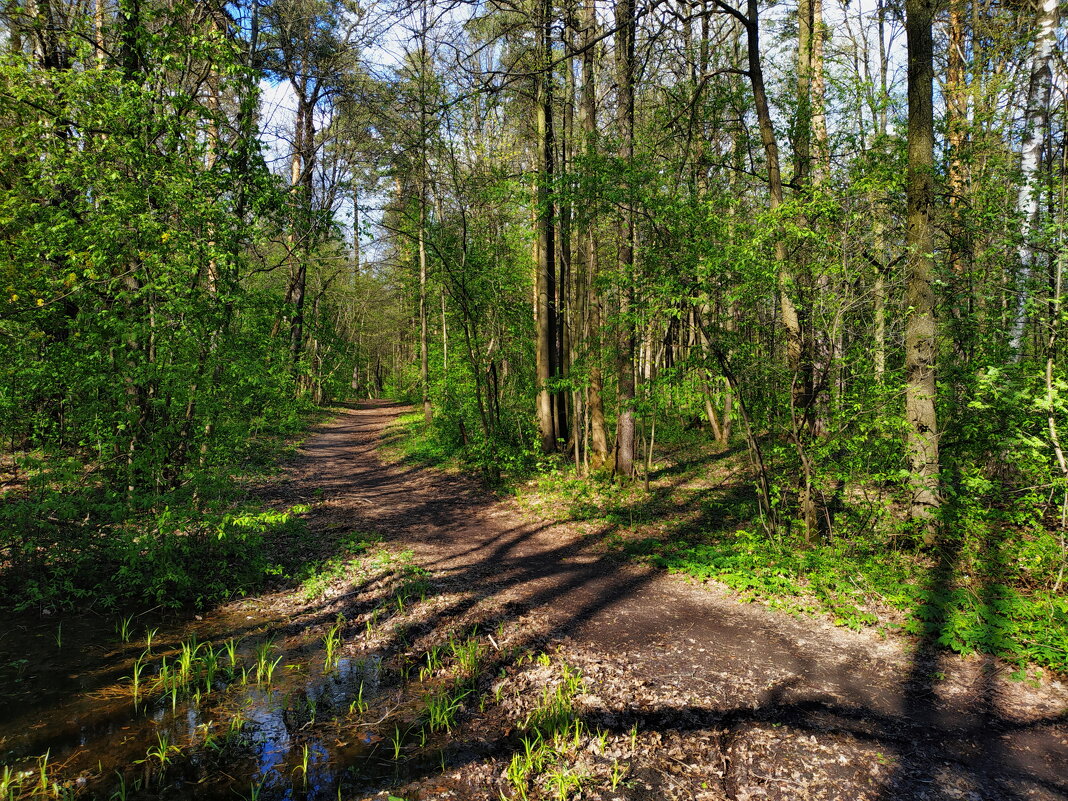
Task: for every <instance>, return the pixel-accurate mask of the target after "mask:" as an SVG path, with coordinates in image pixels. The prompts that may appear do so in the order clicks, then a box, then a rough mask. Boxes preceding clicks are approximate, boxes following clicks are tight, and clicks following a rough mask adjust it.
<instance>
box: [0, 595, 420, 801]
mask: <svg viewBox="0 0 1068 801" xmlns="http://www.w3.org/2000/svg"><path fill="white" fill-rule="evenodd" d="M329 626H330V621H323V620H322V619H321V617H320V618H319V619H317V620H312V621H309V622H308V623H307V625H306V626H305V624H304V623H303V622H301V621H293V620H290V619H288V618H284V617H275V616H263V615H261V614H256V613H255V612H254V610H253V608H252V607H249V608H248V609H239V610H237V611H235V612H231V613H227V614H224V615H219V616H216V617H214V618H212V619H210V620H208V621H189V622H185V623H178V624H173V623H172V624H170V625H165V624H158V625H157V624H150V626H149V627H148V628H150V629H152V628H154V629H156V631H155V632H154V634H153V636H152V645H151V650H150V651H149V650H148V649H147V648H146V627H145V625H144V624H143V623H139V624H137V625H136V627H133V626H132V627H131V632H130V640H131V641H130V642H127V643H123V642H122V641H121V637H119V636H117V635H116V633H115V632H114V631H113V630H112V627H111V625H110V624H107V623H105V622H102V621H100V620H99V619H93V618H88V617H85V618H80V619H76V618H65V619H63V620H54V621H44V622H40V623H38V622H32V623H27V622H16V623H14V624H11V625H9V626H8V628H7V629H6V631H4V632H3V633H2V634H0V797H3V798H5V799H6V798H7V797H8V796H7V792H8V790H9V787H4V786H3V782H4V781H5V779H4V778H3V776H4V774H3V766H8V767H9V768H10V769H11V771H12V772H11V773H9V774H8V777H9V778H8V779H6V781H8V782H9V783H11V784H14V781H13V780H12V778H11V777H12V776H15V777H18V776H19V775H21V776H22V778H21V785H20V786H19V787H20V789H19V790H17V791H15V792H14V794H13V797H15V798H18V797H19V792H22V793H23V794H25V795H29V794H31V793H32V792H33V788H35V787H37V786H38V785H39V782H40V766H41V765H42V764H44V765H45V768H46V776H47V778H46V783H48V784H49V790H50V792H57V793H62V792H65V793H67V794H68V795H71V794H77V795H79V796H85V797H97V798H111V797H115V798H124V797H125V798H149V797H151V798H175V799H185V798H198V799H200V798H224V797H225V798H231V799H232V798H235V797H237V796H238V795H242V796H243V797H245V798H253V797H255V798H261V799H290V798H292V799H320V798H323V799H325V798H328V797H329V798H337V797H338V788H339V785H342V784H344V785H346V786H349V785H351V786H353V788H355V787H356V786H357V785H359V784H367V783H369V782H374V781H375V780H376V779H386V778H395V777H396V775H397V773H396V772H397V767H396V764H395V763H394V762H392V761H391V760H389V759H387V758H386V756H387V755H386V754H385V753H384V752H385V751H386V750H387V749H386V748H384V747H383V746H384V744H385V739H386V737H387V736H388V735H386V734H385V733H384V732H378V731H376V730H375V726H374V725H373V724H374V721H376V720H378V719H379V718H380V717H381V715H376V705H377V704H380V703H381V702H382V701H383V700H384V699H383V695H384V693H386V692H387V690H388V688H386V687H384V684H385V682H384V669H383V665H382V660H381V657H380V656H378V655H376V654H373V653H371V654H366V655H352V654H351V653H348V652H346V655H345V656H341V657H339V658H337V659H336V661H335V663H334V664H332V665H331V666H330V667H329V669H326V665H325V659H326V656H325V649H324V644H323V636H324V633H325V632H326V631H327V630H328V629H329ZM343 631H347V633H346V634H345V636H344V639H345V641H346V642H351V641H352V640H354V639H355V630H354V624H348V628H347V629H343ZM231 641H232V644H230V645H229V647H228V643H231ZM183 644H184V646H185V647H184V653H183ZM272 666H273V672H271V671H272ZM135 675H136V676H137V678H138V682H137V687H138V688H139V692H138V693H137V697H136V698H135V693H134V686H135V682H134V676H135ZM209 682H210V691H209ZM392 695H397V693H396V692H393V693H392ZM389 701H390V709H391V710H392V711H393V712H394V713H395V712H396V710H397V709H398V708H401V707H403V706H404V704H405V703H411V702H410V701H408V702H405V701H402V700H400V699H399V698H393V697H391V698H390V699H389ZM417 714H418V713H417V712H416V711H414V706H413V711H412V716H413V717H414V716H415V715H417ZM392 721H393V718H391V722H390V724H389V726H390V730H391V731H392V727H393V722H392ZM388 750H389V751H390V753H392V747H391V746H390V747H389V749H388ZM52 782H55V783H57V788H55V790H53V788H52V787H51V783H52Z"/></svg>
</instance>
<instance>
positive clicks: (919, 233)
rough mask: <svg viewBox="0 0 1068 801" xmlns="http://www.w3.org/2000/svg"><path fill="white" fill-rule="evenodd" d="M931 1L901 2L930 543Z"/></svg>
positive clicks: (908, 300) (913, 296) (917, 493)
mask: <svg viewBox="0 0 1068 801" xmlns="http://www.w3.org/2000/svg"><path fill="white" fill-rule="evenodd" d="M933 18H934V3H933V0H906V4H905V34H906V37H907V39H908V101H909V112H908V173H907V179H906V182H907V183H906V193H907V199H908V212H907V218H906V225H907V230H906V244H907V247H908V286H907V289H906V297H905V306H906V308H907V309H908V310H909V311H908V319H907V320H906V322H905V417H906V420H907V435H906V453H907V456H908V464H909V472H910V474H911V483H912V500H911V504H910V515H911V517H912V519H913V521H914V522H916V523H917V524H918V525H919V526H921V527H922V529H923V537H924V541H925V543H927V544H933V542H934V530H935V529H934V512H935V510H936V509H937V508H938V505H939V498H938V424H937V419H936V415H935V394H936V389H935V357H936V346H937V345H936V343H937V340H936V337H937V331H936V327H935V313H934V311H935V296H934V289H933V286H932V281H933V277H934V276H933V273H934V256H933V254H934V226H933V224H932V221H931V212H932V209H933V205H934V108H933V100H932V85H933V78H934V70H933V66H932V62H933V45H932V37H931V26H932V23H933Z"/></svg>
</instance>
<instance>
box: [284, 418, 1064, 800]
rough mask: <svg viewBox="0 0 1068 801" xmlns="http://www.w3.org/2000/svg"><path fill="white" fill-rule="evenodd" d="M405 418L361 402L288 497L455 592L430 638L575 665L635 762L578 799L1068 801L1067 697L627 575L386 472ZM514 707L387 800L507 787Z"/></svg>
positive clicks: (457, 480)
mask: <svg viewBox="0 0 1068 801" xmlns="http://www.w3.org/2000/svg"><path fill="white" fill-rule="evenodd" d="M401 411H402V408H401V407H398V406H396V405H392V404H387V403H364V404H359V405H356V406H354V407H353V408H350V409H347V410H346V411H344V412H343V413H342V414H341V415H340V416H338V417H337V418H336V419H334V420H333V421H331V422H330V423H329V424H327V425H325V426H323V427H322V428H321V430H319V431H318V432H317V433H316V434H315V435H314V436H313V437H311V438H310V439H309V441H308V442H307V444H306V445H305V447H304V448H303V450H302V455H301V457H300V458H299V459H298V460H297V461H296V462H295V463H294V464H293V465H292V467H291V468H290V470H289V472H288V474H287V476H286V479H285V481H284V482H283V483H282V484H281V485H279V486H278V487H276V488H275V489H276V491H277V492H279V497H280V498H281V499H283V500H285V501H286V502H297V501H303V502H307V503H312V504H313V505H314V509H313V513H312V514H313V522H312V525H313V526H314V527H316V528H317V529H318V530H320V531H323V532H329V531H330V530H332V529H338V528H344V527H346V526H350V525H357V526H358V527H360V528H363V529H366V530H371V531H375V532H378V533H380V534H381V535H382V536H383V537H384V539H385V541H386V542H387V543H391V544H393V545H396V546H400V547H404V548H410V549H412V550H413V551H414V554H415V560H416V561H417V562H418V563H419V564H420V565H422V566H423V567H425V568H426V569H427V570H428V571H430V574H431V576H432V577H433V581H434V582H435V586H436V587H437V588H438V590H439V594H438V596H437V598H436V600H435V602H434V603H430V604H427V605H426V610H425V612H426V616H427V620H426V621H425V626H427V627H441V626H443V625H452V626H455V625H457V624H463V625H469V624H470V623H471V622H472V621H476V620H482V621H492V622H493V623H494V624H495V625H497V626H498V628H499V630H501V631H503V630H504V626H503V623H505V622H506V623H507V624H508V630H509V632H510V634H509V635H508V636H509V638H510V641H511V642H513V643H522V644H524V646H526V647H537V648H539V649H541V650H543V651H545V652H547V653H551V654H552V658H553V665H554V666H558V665H560V664H565V665H568V666H571V667H573V668H576V669H577V670H579V671H581V673H582V675H583V676H584V677H585V680H586V685H585V691H584V692H582V693H580V694H579V696H578V698H577V701H576V703H575V709H576V713H577V714H579V715H580V716H581V717H582V718H583V720H584V721H585V722H586V724H587V725H588V727H589V728H590V729H591V730H601V731H604V732H607V733H609V738H608V742H607V744H606V745H605V747H604V748H601V747H600V744H593V747H592V749H591V750H592V752H599V751H602V750H604V751H606V753H609V754H612V753H615V754H617V756H612V757H611V759H612V760H614V761H615V764H617V765H625V769H626V778H625V779H623V780H620V781H619V782H618V783H617V784H616V787H615V789H606V788H605V787H604V786H603V782H602V783H601V784H602V786H598V785H597V782H596V781H594V780H593V779H591V780H590V781H589V782H588V783H587V785H586V787H585V789H583V790H575V791H574V792H579V793H582V796H581V797H586V798H591V797H603V798H635V799H637V798H650V799H652V798H680V799H684V798H685V799H738V800H739V801H740V800H741V799H755V798H761V799H763V798H781V799H804V798H826V799H835V798H837V799H857V801H860V799H887V800H888V799H941V798H960V799H992V800H993V799H1016V798H1020V799H1023V798H1027V799H1054V798H1068V717H1066V709H1068V691H1066V688H1065V687H1064V686H1063V685H1062V684H1061V683H1060V682H1058V681H1055V680H1053V681H1050V680H1047V681H1045V682H1043V683H1041V684H1039V685H1038V686H1033V684H1034V683H1032V684H1027V683H1021V682H1017V681H1011V680H1009V678H1008V672H1009V671H1008V670H1007V669H1006V668H1005V667H1004V666H1003V665H1000V664H998V663H997V662H996V661H995V660H992V659H984V658H974V659H962V658H959V657H956V656H952V655H948V654H944V653H937V652H934V651H932V650H931V649H929V648H926V647H924V646H923V644H922V643H920V644H917V643H915V642H910V641H908V640H905V639H896V640H895V639H885V638H884V637H882V636H880V635H879V634H877V633H875V632H870V631H862V632H852V631H849V630H846V629H842V628H836V627H834V626H832V625H830V624H828V623H824V622H822V621H818V620H812V619H797V618H795V617H792V616H789V615H786V614H783V613H780V612H776V611H774V610H770V609H767V608H764V607H761V606H760V605H756V604H741V603H738V602H737V600H736V599H735V598H734V597H733V596H732V595H731V594H730V593H729V592H727V591H725V590H724V589H723V588H721V587H718V586H717V585H714V584H705V585H699V586H698V585H693V584H689V583H687V582H685V581H684V580H681V579H679V578H676V577H672V576H668V575H666V574H664V573H663V572H661V571H658V570H655V569H652V568H649V567H643V566H636V565H634V564H631V563H624V562H621V561H619V560H618V559H617V558H615V557H613V556H612V555H611V554H610V553H609V552H608V551H607V549H605V548H604V547H603V544H602V542H601V540H602V537H601V536H599V535H598V532H597V531H593V532H592V533H591V532H590V531H589V530H588V529H585V530H583V531H582V532H579V531H578V530H576V529H575V528H573V527H569V526H567V525H559V524H557V525H551V524H548V523H546V522H545V521H540V520H538V519H533V518H532V515H531V513H530V512H529V511H523V510H521V509H520V507H519V506H518V505H517V504H516V503H515V502H514V501H513V500H510V499H501V498H498V497H494V496H492V495H491V494H489V493H488V492H486V491H485V490H484V489H482V488H481V487H480V486H479V484H478V483H477V482H476V481H474V480H469V479H467V478H465V477H463V476H459V475H454V474H446V473H443V472H440V471H435V470H432V469H425V468H420V467H414V466H411V465H406V464H397V463H390V462H389V461H386V460H384V459H382V458H381V456H380V454H379V453H378V452H377V450H376V443H377V442H378V440H379V438H380V437H381V436H382V434H383V432H384V431H385V430H386V429H387V427H388V426H389V425H390V424H391V423H392V422H393V421H394V419H395V417H396V416H397V415H398V414H399V413H400V412H401ZM502 636H503V635H502ZM495 645H496V643H495ZM508 667H509V669H512V668H513V667H514V666H508ZM544 669H545V670H546V671H549V670H550V669H551V668H550V667H548V666H547V667H545V668H544ZM504 672H505V673H508V670H505V671H504ZM513 673H514V675H513ZM513 673H510V674H509V675H508V677H507V680H508V681H511V682H513V683H514V684H520V685H522V684H523V683H529V684H530V687H529V693H534V692H536V691H537V684H538V681H537V679H538V677H537V675H534V674H532V673H531V671H529V670H528V671H525V672H516V671H514V670H513ZM543 678H544V677H543ZM546 680H548V679H546ZM513 690H515V688H514V687H509V694H510V695H506V698H507V697H511V698H516V697H517V695H516V694H513ZM525 692H526V691H524V692H519V693H518V697H519V698H520V699H521V698H522V696H523V695H524V694H525ZM507 707H508V704H507V702H506V701H505V702H502V703H501V704H500V705H498V707H494V708H491V709H490V710H489V711H488V712H487V711H484V712H483V713H481V714H475V713H473V712H472V713H471V714H469V715H467V716H466V717H463V716H462V725H461V726H460V728H458V729H457V730H455V731H454V732H453V734H452V737H451V740H452V747H451V749H450V752H449V763H448V764H447V765H446V766H445V767H446V770H445V771H444V773H442V771H441V769H440V765H439V766H437V768H436V769H431V768H428V769H427V771H426V773H427V775H426V776H425V777H423V776H419V775H406V776H404V777H403V780H401V779H400V777H399V778H398V784H397V786H396V787H395V788H393V791H394V792H395V793H398V794H401V795H405V796H407V797H409V798H422V799H430V798H439V797H440V798H445V797H468V798H476V797H477V798H498V797H499V796H500V793H501V791H502V790H504V791H506V792H509V790H508V785H507V783H506V782H504V780H503V779H502V774H503V772H504V771H505V769H506V767H507V765H508V764H509V759H510V758H511V757H512V756H513V754H514V752H515V750H516V749H517V748H518V745H517V741H516V737H515V732H514V727H515V725H516V720H517V719H518V717H517V716H516V715H515V714H510V713H509V710H508V708H507ZM635 730H636V731H635ZM613 748H614V749H615V750H614V751H612V749H613ZM573 758H574V760H575V762H576V766H580V765H581V763H583V760H584V758H583V757H582V756H580V755H574V756H573ZM607 759H608V757H605V756H604V755H603V754H600V753H593V755H592V757H591V758H590V760H587V761H589V762H590V765H589V766H587V767H586V768H584V770H586V772H587V774H589V775H590V776H592V777H594V778H596V777H597V776H598V775H599V773H598V760H600V762H601V763H604V762H605V761H606V760H607ZM577 769H578V767H576V770H577ZM622 769H623V768H622V767H617V772H618V771H619V770H622ZM600 772H601V773H603V770H602V771H600ZM417 773H418V772H417ZM602 778H603V777H602ZM531 787H532V792H535V793H536V792H537V791H538V786H537V784H536V783H534V784H532V786H531ZM540 789H541V791H543V792H553V790H552V789H551V788H547V787H541V788H540ZM368 797H374V794H371V795H369V796H368Z"/></svg>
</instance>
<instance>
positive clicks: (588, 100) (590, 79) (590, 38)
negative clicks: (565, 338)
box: [581, 0, 608, 470]
mask: <svg viewBox="0 0 1068 801" xmlns="http://www.w3.org/2000/svg"><path fill="white" fill-rule="evenodd" d="M596 37H597V8H596V4H595V2H594V0H585V2H584V3H583V6H582V46H583V54H582V108H581V111H582V131H583V135H584V138H585V149H586V155H587V156H588V157H590V158H592V157H593V156H595V155H596V154H597V72H596V69H597V68H596V62H595V47H594V40H595V39H596ZM585 221H586V224H585V242H584V244H585V257H586V258H585V262H586V281H585V288H586V303H587V304H588V307H589V333H590V342H591V343H592V345H591V347H592V350H593V352H592V353H591V355H590V387H589V391H588V393H587V404H588V406H589V415H590V466H591V467H592V468H593V469H594V470H597V469H599V468H600V467H601V466H602V465H603V464H604V463H605V462H606V461H607V460H608V433H607V427H606V426H605V422H604V401H603V393H604V378H603V376H602V374H601V347H600V346H601V338H602V336H603V331H602V315H601V297H600V292H599V290H598V286H597V280H598V253H597V221H596V219H595V218H594V216H593V215H592V214H590V213H589V212H588V211H587V212H586V214H585Z"/></svg>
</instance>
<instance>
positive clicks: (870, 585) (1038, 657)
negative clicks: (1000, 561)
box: [622, 529, 1068, 671]
mask: <svg viewBox="0 0 1068 801" xmlns="http://www.w3.org/2000/svg"><path fill="white" fill-rule="evenodd" d="M975 545H976V544H974V543H972V544H966V545H965V546H964V547H968V548H975ZM622 547H623V549H624V551H625V552H626V553H628V554H630V555H633V556H638V557H642V558H646V559H649V560H650V561H652V562H653V563H654V564H657V565H660V566H662V567H664V568H667V569H668V570H671V571H673V572H678V573H683V574H685V575H689V576H692V577H694V578H697V579H714V580H716V581H719V582H721V583H723V584H726V585H727V586H728V587H731V588H732V589H734V590H736V591H737V592H738V593H739V594H740V595H741V597H742V599H743V600H753V599H761V600H764V601H766V602H768V603H769V604H770V605H771V606H775V607H779V608H783V609H786V610H789V611H792V612H802V613H807V614H819V615H827V616H829V617H830V618H831V619H832V620H833V621H834V623H835V624H836V625H841V626H848V627H849V628H855V629H859V628H861V627H863V626H875V625H879V626H885V627H889V628H899V629H902V630H904V631H905V632H908V633H910V634H915V635H919V636H923V637H926V638H928V639H931V640H933V641H934V642H937V643H938V645H940V646H942V647H945V648H947V649H950V650H953V651H956V652H958V653H962V654H968V653H974V652H976V651H980V652H983V653H990V654H994V655H996V656H999V657H1002V658H1004V659H1006V660H1009V661H1012V662H1018V663H1027V662H1031V663H1034V664H1037V665H1041V666H1043V667H1048V668H1052V669H1054V670H1057V671H1064V670H1066V669H1068V601H1066V599H1065V598H1064V597H1063V595H1060V594H1057V593H1053V592H1051V591H1050V590H1049V589H1034V588H1027V587H1025V586H1021V585H1020V584H1014V585H1010V584H1008V583H1006V582H1007V581H1010V580H1011V579H1012V576H1011V573H1010V574H1007V573H1006V571H1005V570H1004V569H1003V568H995V566H993V565H990V564H989V563H987V564H986V565H985V571H984V560H985V558H986V556H985V554H984V553H983V552H981V551H980V552H976V551H975V550H972V551H971V552H964V553H961V554H960V555H959V559H960V562H959V564H958V567H957V568H956V569H955V570H954V571H952V572H951V573H950V574H949V575H948V576H943V575H942V573H941V572H940V568H939V565H938V564H937V563H936V561H935V560H934V559H930V558H924V557H921V556H918V555H916V554H913V553H909V552H907V551H900V550H894V549H887V548H886V547H885V546H884V545H883V544H882V543H881V542H880V541H879V540H878V539H877V538H875V537H869V538H868V539H867V540H866V541H853V542H846V541H838V542H834V543H831V544H826V545H818V546H815V547H812V548H804V547H799V544H798V543H795V542H787V543H777V542H773V541H770V540H769V539H767V538H766V537H765V536H763V535H762V534H760V533H755V532H753V531H750V530H746V529H739V530H737V531H734V532H730V533H728V534H723V535H721V536H718V537H714V538H709V539H708V540H706V541H704V542H700V543H689V542H671V541H668V542H664V541H661V540H658V539H644V540H639V541H634V542H630V543H627V544H625V545H623V546H622ZM1046 547H1047V548H1048V547H1049V546H1048V544H1047V545H1046ZM1033 548H1034V541H1033V540H1032V538H1025V542H1024V543H1023V544H1022V545H1021V547H1019V548H1018V549H1017V548H1015V547H1014V550H1016V551H1017V553H1018V554H1019V556H1018V557H1017V558H1018V559H1020V560H1021V561H1026V560H1027V556H1026V554H1027V553H1028V552H1030V551H1031V550H1033ZM977 571H978V573H977Z"/></svg>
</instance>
